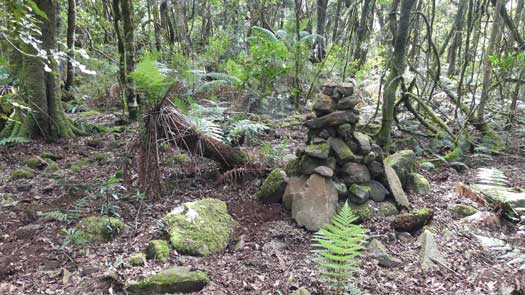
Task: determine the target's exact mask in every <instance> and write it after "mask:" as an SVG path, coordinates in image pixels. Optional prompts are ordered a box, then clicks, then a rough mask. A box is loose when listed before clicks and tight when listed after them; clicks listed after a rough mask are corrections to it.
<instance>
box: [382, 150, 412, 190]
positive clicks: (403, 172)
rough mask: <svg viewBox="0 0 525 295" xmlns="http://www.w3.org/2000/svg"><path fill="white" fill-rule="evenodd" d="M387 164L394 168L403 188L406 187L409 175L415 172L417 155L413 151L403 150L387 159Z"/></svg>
mask: <svg viewBox="0 0 525 295" xmlns="http://www.w3.org/2000/svg"><path fill="white" fill-rule="evenodd" d="M385 164H388V166H390V167H392V168H393V169H394V170H395V171H396V173H397V176H398V177H399V180H400V182H401V186H402V187H403V188H405V187H406V185H407V181H408V174H410V173H412V172H414V171H415V167H416V154H415V153H414V151H412V150H402V151H399V152H397V153H395V154H392V155H390V156H388V157H386V159H385Z"/></svg>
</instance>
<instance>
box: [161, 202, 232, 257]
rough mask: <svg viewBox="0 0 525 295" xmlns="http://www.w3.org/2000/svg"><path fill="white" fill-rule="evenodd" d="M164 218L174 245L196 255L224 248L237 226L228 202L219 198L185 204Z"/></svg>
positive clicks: (211, 252)
mask: <svg viewBox="0 0 525 295" xmlns="http://www.w3.org/2000/svg"><path fill="white" fill-rule="evenodd" d="M163 220H164V221H165V222H166V223H167V225H168V234H169V237H170V241H171V244H172V246H173V248H175V249H176V250H177V251H180V252H182V253H185V254H189V255H197V256H207V255H211V254H214V253H218V252H222V251H224V249H226V246H228V243H229V242H230V239H231V237H232V234H233V231H234V228H235V225H236V222H235V221H234V220H233V218H232V217H231V216H230V214H228V208H227V206H226V203H225V202H223V201H221V200H216V199H203V200H199V201H195V202H189V203H184V204H182V205H180V206H179V207H177V208H175V209H174V210H173V211H172V212H170V213H168V214H167V215H166V216H164V218H163Z"/></svg>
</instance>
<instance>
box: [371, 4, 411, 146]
mask: <svg viewBox="0 0 525 295" xmlns="http://www.w3.org/2000/svg"><path fill="white" fill-rule="evenodd" d="M415 2H416V1H415V0H403V1H402V2H401V16H400V18H399V24H398V25H395V24H391V28H392V30H393V33H394V34H395V40H394V53H393V55H392V59H391V61H390V73H389V74H388V78H387V80H386V84H385V94H384V96H383V118H382V122H381V129H380V130H379V133H378V134H377V135H376V138H377V142H378V143H379V144H380V145H382V146H383V147H384V148H385V149H386V150H388V148H389V146H390V142H391V134H390V133H391V132H392V123H393V121H394V106H395V103H396V92H397V89H398V88H399V84H400V83H401V80H402V78H403V77H402V75H403V72H404V71H405V68H406V49H407V44H408V36H409V29H410V14H411V12H412V8H413V7H414V4H415ZM391 21H392V19H391ZM394 21H395V20H394ZM394 30H395V31H394Z"/></svg>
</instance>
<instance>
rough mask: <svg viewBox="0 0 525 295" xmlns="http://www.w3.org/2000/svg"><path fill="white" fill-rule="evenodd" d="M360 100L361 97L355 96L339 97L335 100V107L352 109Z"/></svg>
mask: <svg viewBox="0 0 525 295" xmlns="http://www.w3.org/2000/svg"><path fill="white" fill-rule="evenodd" d="M359 102H361V99H359V98H357V97H351V96H348V97H344V98H341V99H339V101H338V102H337V109H338V110H353V109H354V108H355V106H356V105H357V104H358V103H359Z"/></svg>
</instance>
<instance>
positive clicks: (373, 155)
mask: <svg viewBox="0 0 525 295" xmlns="http://www.w3.org/2000/svg"><path fill="white" fill-rule="evenodd" d="M376 157H377V156H376V153H374V152H369V153H368V154H366V156H365V157H364V158H363V163H364V164H370V163H372V162H373V161H374V160H375V159H376Z"/></svg>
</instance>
